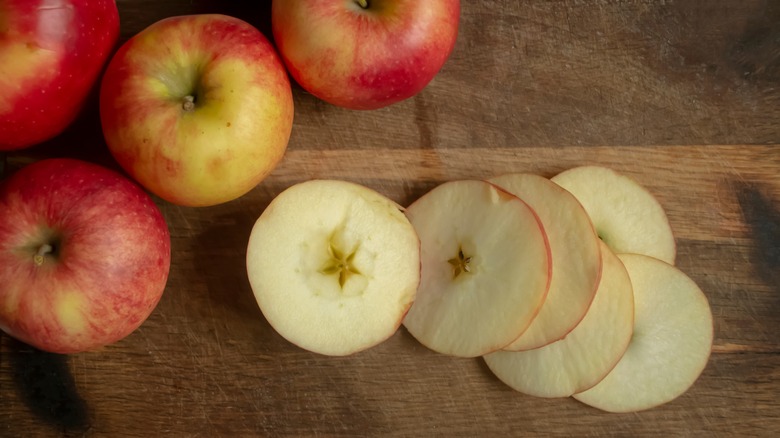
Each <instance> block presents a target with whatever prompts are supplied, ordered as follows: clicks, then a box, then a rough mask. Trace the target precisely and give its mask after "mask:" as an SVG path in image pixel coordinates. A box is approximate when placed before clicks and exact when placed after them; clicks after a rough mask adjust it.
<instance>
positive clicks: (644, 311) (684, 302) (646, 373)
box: [574, 254, 713, 412]
mask: <svg viewBox="0 0 780 438" xmlns="http://www.w3.org/2000/svg"><path fill="white" fill-rule="evenodd" d="M619 257H620V259H621V261H622V262H623V264H624V265H625V267H626V270H627V271H628V275H629V277H630V278H631V282H632V285H633V288H634V300H635V321H634V334H633V337H632V339H631V343H630V344H629V346H628V349H627V350H626V352H625V354H624V355H623V357H622V358H621V359H620V362H618V364H617V366H615V368H614V369H613V370H612V371H611V372H610V373H609V374H608V375H607V376H606V377H605V378H604V379H603V380H602V381H601V382H599V383H598V384H597V385H596V386H594V387H593V388H591V389H589V390H587V391H585V392H582V393H579V394H575V395H574V397H575V398H576V399H577V400H579V401H581V402H583V403H585V404H587V405H590V406H593V407H596V408H598V409H601V410H605V411H609V412H634V411H640V410H644V409H649V408H652V407H655V406H658V405H661V404H664V403H667V402H670V401H672V400H674V399H675V398H677V397H679V396H680V395H682V394H683V393H685V391H687V390H688V388H689V387H690V386H691V385H693V383H694V382H695V381H696V380H697V379H698V377H699V375H701V373H702V372H703V371H704V368H705V367H706V365H707V362H708V360H709V357H710V352H711V350H712V340H713V325H712V312H711V310H710V306H709V303H708V301H707V297H706V296H705V295H704V293H703V292H702V291H701V289H699V287H698V286H697V285H696V283H695V282H694V281H693V280H691V279H690V278H689V277H688V276H687V275H685V274H684V273H683V272H682V271H680V270H679V269H677V268H675V267H674V266H672V265H670V264H668V263H666V262H663V261H660V260H658V259H655V258H653V257H648V256H645V255H639V254H620V255H619Z"/></svg>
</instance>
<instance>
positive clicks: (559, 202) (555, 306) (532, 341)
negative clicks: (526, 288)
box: [490, 173, 601, 351]
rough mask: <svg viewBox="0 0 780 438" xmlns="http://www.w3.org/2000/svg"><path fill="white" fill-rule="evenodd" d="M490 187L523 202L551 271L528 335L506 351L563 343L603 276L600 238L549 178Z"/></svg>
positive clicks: (505, 178) (511, 177)
mask: <svg viewBox="0 0 780 438" xmlns="http://www.w3.org/2000/svg"><path fill="white" fill-rule="evenodd" d="M490 182H492V183H493V184H496V185H498V186H500V187H501V188H503V189H505V190H507V191H508V192H509V193H512V194H513V195H515V196H518V197H520V198H521V199H522V200H523V201H524V202H525V203H527V204H528V205H529V206H530V207H531V208H532V209H533V210H534V211H535V212H536V214H537V215H538V216H539V219H540V220H541V222H542V224H543V226H544V230H545V232H546V233H547V238H548V240H549V242H550V252H551V254H552V264H553V268H552V278H551V280H550V290H549V292H548V293H547V298H546V299H545V301H544V304H543V305H542V308H541V310H540V311H539V314H538V315H537V316H536V318H535V319H534V321H533V322H532V323H531V325H530V326H529V327H528V330H526V331H525V332H524V333H523V334H522V335H521V336H520V337H519V338H518V339H517V340H515V341H514V342H512V343H511V344H510V345H508V346H506V347H504V350H511V351H522V350H531V349H534V348H538V347H541V346H543V345H547V344H549V343H551V342H555V341H557V340H559V339H561V338H563V337H564V336H566V334H567V333H569V332H570V331H571V330H572V329H573V328H574V327H575V326H576V325H577V323H579V322H580V320H581V319H582V318H583V317H584V316H585V313H586V312H587V311H588V307H589V306H590V304H591V302H592V301H593V296H594V295H595V293H596V288H597V286H598V282H599V277H600V275H601V251H600V249H599V238H598V236H597V235H596V231H595V229H594V228H593V224H591V221H590V218H589V217H588V214H587V213H586V212H585V209H583V208H582V206H581V205H580V203H579V202H577V199H576V198H575V197H574V196H573V195H572V194H571V193H569V192H568V191H566V190H564V189H563V188H562V187H561V186H559V185H557V184H555V183H553V182H551V181H550V180H549V179H547V178H544V177H542V176H539V175H533V174H529V173H515V174H508V175H502V176H499V177H497V178H492V179H490Z"/></svg>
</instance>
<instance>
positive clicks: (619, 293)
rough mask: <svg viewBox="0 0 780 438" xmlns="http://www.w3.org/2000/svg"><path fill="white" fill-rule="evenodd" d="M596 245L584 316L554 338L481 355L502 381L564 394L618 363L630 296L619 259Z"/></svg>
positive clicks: (627, 330)
mask: <svg viewBox="0 0 780 438" xmlns="http://www.w3.org/2000/svg"><path fill="white" fill-rule="evenodd" d="M601 245H603V247H602V248H601V253H602V255H603V259H604V267H603V271H602V276H601V282H600V283H599V287H598V291H597V292H596V296H595V298H594V299H593V304H591V306H590V309H589V310H588V313H587V314H586V315H585V318H583V319H582V322H580V323H579V324H578V325H577V327H575V328H574V330H572V331H571V333H569V334H568V335H567V336H566V337H565V338H564V339H561V340H560V341H557V342H553V343H552V344H549V345H545V346H544V347H541V348H537V349H535V350H530V351H520V352H513V351H498V352H495V353H491V354H488V355H487V356H485V362H486V363H487V365H488V367H489V368H490V370H491V371H493V374H495V375H496V377H498V378H499V379H500V380H501V381H502V382H504V383H506V384H507V385H509V386H510V387H512V388H513V389H515V390H517V391H520V392H522V393H524V394H528V395H533V396H536V397H548V398H549V397H569V396H571V395H572V394H574V393H577V392H580V391H584V390H586V389H588V388H590V387H592V386H593V385H595V384H597V383H598V382H599V381H601V379H603V378H604V376H606V375H607V373H609V371H610V370H611V369H612V368H614V367H615V364H617V363H618V361H619V360H620V358H621V356H622V355H623V353H624V352H625V351H626V348H628V344H629V342H630V340H631V334H632V333H633V326H634V296H633V292H632V290H631V279H630V278H629V276H628V272H626V268H625V267H624V266H623V263H622V262H621V261H620V259H618V258H617V256H616V255H614V254H613V253H612V251H610V250H609V248H607V247H606V245H604V244H603V243H602V244H601ZM544 305H545V306H546V305H547V303H546V302H545V304H544ZM534 324H536V323H535V322H534Z"/></svg>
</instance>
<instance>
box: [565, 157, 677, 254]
mask: <svg viewBox="0 0 780 438" xmlns="http://www.w3.org/2000/svg"><path fill="white" fill-rule="evenodd" d="M552 181H553V182H554V183H556V184H558V185H560V186H561V187H563V188H564V189H566V190H568V191H569V192H571V193H572V194H573V195H574V196H575V197H576V198H577V200H578V201H580V203H581V204H582V206H583V207H585V211H587V212H588V215H589V216H590V219H591V221H592V222H593V225H594V226H595V227H596V232H597V233H598V235H599V237H601V239H602V240H603V241H604V242H606V244H607V246H609V247H610V248H612V251H614V252H615V253H616V254H621V253H635V254H644V255H648V256H651V257H655V258H657V259H660V260H663V261H665V262H667V263H669V264H674V259H675V255H676V253H677V247H676V245H675V243H674V236H673V235H672V228H671V226H670V225H669V220H668V219H667V217H666V212H664V209H663V207H661V204H659V203H658V200H656V199H655V197H653V195H652V194H651V193H650V192H649V191H647V189H645V188H644V187H642V186H641V185H640V184H638V183H637V182H636V181H634V180H633V179H631V178H629V177H627V176H625V175H621V174H619V173H617V172H615V171H614V170H612V169H608V168H605V167H598V166H581V167H575V168H573V169H569V170H567V171H564V172H561V173H560V174H558V175H556V176H554V177H553V178H552Z"/></svg>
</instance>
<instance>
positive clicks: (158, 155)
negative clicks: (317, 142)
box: [100, 15, 293, 206]
mask: <svg viewBox="0 0 780 438" xmlns="http://www.w3.org/2000/svg"><path fill="white" fill-rule="evenodd" d="M100 117H101V120H102V124H103V133H104V135H105V138H106V142H107V143H108V147H109V149H110V150H111V152H112V154H113V155H114V157H115V158H116V160H117V161H118V162H119V164H120V165H121V166H122V167H123V168H124V169H125V170H126V171H127V172H128V173H129V174H130V175H131V176H132V177H133V178H135V179H136V180H137V181H138V182H140V183H141V185H143V186H144V187H146V188H147V189H149V190H150V191H152V192H154V193H155V194H157V195H158V196H160V197H161V198H163V199H165V200H167V201H169V202H171V203H174V204H178V205H186V206H209V205H216V204H220V203H224V202H227V201H231V200H233V199H235V198H238V197H240V196H242V195H244V194H245V193H247V192H248V191H250V190H251V189H252V188H254V187H255V186H256V185H257V184H258V183H260V181H262V180H263V179H264V178H265V177H266V176H267V175H268V174H269V173H270V172H271V170H273V169H274V167H275V166H276V165H277V164H278V162H279V161H280V160H281V159H282V157H283V155H284V152H285V150H286V148H287V142H288V140H289V137H290V133H291V130H292V121H293V100H292V91H291V89H290V81H289V78H288V76H287V72H286V71H285V69H284V65H283V64H282V61H281V60H280V59H279V56H278V55H277V53H276V50H275V49H274V47H273V46H272V45H271V43H270V42H269V41H268V39H267V38H266V37H265V36H263V34H262V33H260V31H258V30H257V29H256V28H254V27H253V26H251V25H250V24H248V23H246V22H244V21H242V20H239V19H237V18H233V17H228V16H224V15H189V16H180V17H171V18H167V19H164V20H162V21H158V22H157V23H154V24H152V25H151V26H149V27H148V28H146V29H145V30H143V31H142V32H140V33H139V34H137V35H136V36H135V37H133V38H132V39H130V40H129V41H127V43H125V44H124V45H123V46H122V47H121V48H120V49H119V51H118V52H117V53H116V55H115V56H114V57H113V59H112V60H111V62H110V63H109V66H108V69H107V71H106V73H105V75H104V78H103V83H102V87H101V91H100Z"/></svg>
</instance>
